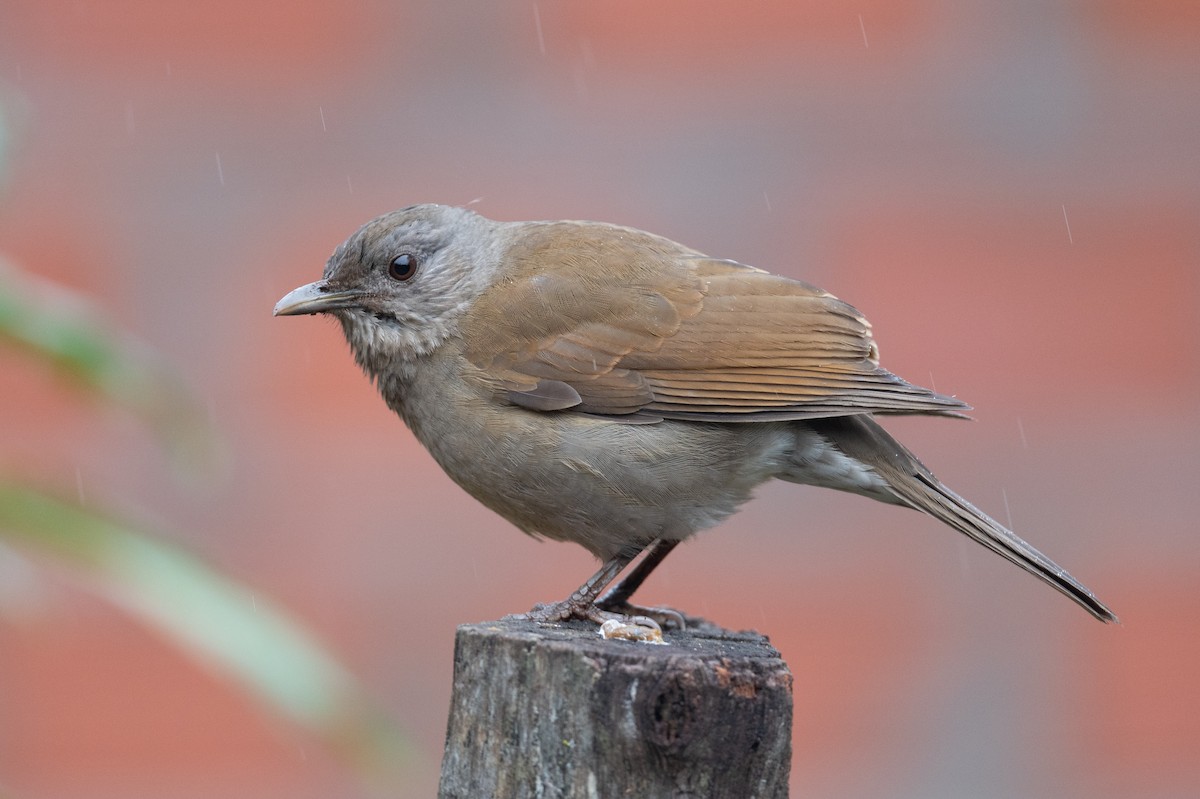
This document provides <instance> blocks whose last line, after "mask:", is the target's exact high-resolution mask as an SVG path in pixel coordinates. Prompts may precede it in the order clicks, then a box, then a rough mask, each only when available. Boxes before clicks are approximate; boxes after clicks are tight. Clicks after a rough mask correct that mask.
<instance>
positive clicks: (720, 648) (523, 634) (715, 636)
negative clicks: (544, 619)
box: [458, 619, 780, 661]
mask: <svg viewBox="0 0 1200 799" xmlns="http://www.w3.org/2000/svg"><path fill="white" fill-rule="evenodd" d="M458 633H459V635H460V636H462V635H467V636H472V637H479V638H501V639H504V640H506V641H508V642H510V643H511V642H514V641H522V642H525V643H529V644H535V643H536V644H538V645H540V646H556V645H558V646H563V647H567V648H570V649H571V650H573V651H576V652H580V651H582V652H583V653H584V654H594V655H597V656H602V657H604V658H609V659H611V658H618V659H621V658H629V659H636V660H640V661H646V660H655V659H672V658H678V657H689V658H698V659H700V660H726V659H738V660H741V659H749V660H779V659H780V655H779V651H778V650H777V649H775V647H773V646H771V642H770V641H769V640H768V639H767V637H766V636H765V635H761V634H760V633H757V632H755V631H753V630H741V631H734V630H726V629H723V628H720V627H717V626H716V625H713V624H705V625H703V626H693V627H690V628H689V629H687V630H669V631H666V632H664V633H663V640H665V641H666V642H667V645H666V646H661V645H656V644H646V643H641V642H636V641H626V640H621V639H611V638H610V639H605V638H602V637H601V636H600V634H599V632H598V628H597V626H596V625H595V624H592V623H589V622H584V621H572V622H562V623H556V624H544V623H540V622H533V621H526V620H521V619H500V620H497V621H485V622H478V623H474V624H463V625H460V626H459V628H458Z"/></svg>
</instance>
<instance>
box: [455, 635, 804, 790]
mask: <svg viewBox="0 0 1200 799" xmlns="http://www.w3.org/2000/svg"><path fill="white" fill-rule="evenodd" d="M666 640H667V641H668V645H667V646H656V645H652V644H645V643H635V642H631V641H623V640H605V639H602V638H601V637H600V636H599V635H597V632H596V626H595V625H593V624H585V623H570V624H561V625H545V624H537V623H534V622H528V621H514V620H505V621H495V622H484V623H481V624H466V625H463V626H461V627H459V628H458V635H457V637H456V640H455V646H454V693H453V696H452V698H451V701H450V718H449V722H448V724H447V731H446V751H445V754H444V756H443V760H442V777H441V785H440V788H439V792H438V796H439V797H440V798H441V799H483V798H484V797H487V798H488V799H518V797H542V798H543V799H551V798H556V799H568V798H569V797H587V798H588V799H608V797H626V796H628V797H637V799H657V798H658V797H664V798H665V797H671V798H672V799H677V798H682V797H689V798H693V797H694V799H700V798H701V797H737V798H738V799H750V797H755V798H756V799H757V798H759V797H761V798H762V799H767V798H768V797H769V798H770V799H781V798H785V797H787V794H788V787H787V783H788V771H789V769H790V765H791V729H792V675H791V672H790V671H788V667H787V664H786V663H784V662H783V660H782V659H781V658H780V656H779V652H777V651H776V650H775V649H774V648H773V647H772V646H771V645H770V643H768V641H767V639H766V638H765V637H763V636H761V635H759V634H757V633H753V632H741V633H735V632H730V631H728V630H722V629H720V628H717V627H713V626H711V625H706V626H703V627H701V628H699V629H689V630H688V631H685V632H668V633H667V634H666Z"/></svg>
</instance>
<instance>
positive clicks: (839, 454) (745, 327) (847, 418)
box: [274, 204, 1117, 627]
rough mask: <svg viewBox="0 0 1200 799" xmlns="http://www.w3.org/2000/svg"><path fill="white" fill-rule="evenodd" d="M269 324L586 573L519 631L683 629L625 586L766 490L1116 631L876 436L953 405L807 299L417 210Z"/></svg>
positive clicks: (780, 281) (653, 242)
mask: <svg viewBox="0 0 1200 799" xmlns="http://www.w3.org/2000/svg"><path fill="white" fill-rule="evenodd" d="M274 314H275V315H276V316H295V315H306V314H328V315H330V316H333V317H334V318H336V319H337V320H338V322H340V324H341V327H342V330H343V332H344V333H345V336H346V339H347V341H348V343H349V345H350V350H351V352H352V354H353V356H354V359H355V361H356V362H357V364H358V365H359V366H360V367H361V368H362V369H363V371H364V372H365V373H366V375H367V376H368V377H369V378H370V379H371V380H372V381H373V382H374V384H375V385H376V387H377V388H378V390H379V392H380V394H381V395H382V397H383V399H384V401H385V402H386V403H387V405H388V406H389V407H390V408H391V409H392V410H393V411H394V412H395V413H396V414H398V415H399V416H400V418H401V419H402V420H403V421H404V422H405V423H406V424H407V426H408V428H409V429H410V430H411V431H412V433H413V435H414V436H415V437H416V438H417V439H418V440H419V441H420V442H421V444H423V445H424V446H425V448H426V449H427V450H428V451H429V452H430V454H431V455H432V456H433V458H434V460H435V461H436V462H437V463H438V464H439V465H440V466H441V468H442V469H443V470H444V471H445V472H446V474H447V475H449V476H450V478H451V479H452V480H453V481H454V482H455V483H457V484H458V485H459V486H461V487H462V488H463V489H464V490H465V491H466V492H467V493H468V494H470V495H472V496H473V497H475V498H476V499H477V500H479V501H480V502H482V503H483V504H484V505H485V506H487V507H488V508H490V509H492V510H493V511H495V512H496V513H498V514H499V515H500V516H502V517H504V518H505V519H507V520H508V521H509V522H511V523H512V524H513V525H515V526H516V527H517V528H519V529H520V530H522V531H523V532H525V533H527V534H529V535H531V536H534V537H537V538H544V539H551V540H557V541H568V542H574V543H577V544H580V545H582V546H583V547H585V548H586V549H587V550H589V551H590V552H591V553H592V554H593V555H595V556H596V557H597V558H598V559H599V560H600V562H601V566H600V568H599V569H598V570H597V571H596V573H595V574H594V575H592V576H591V577H590V578H589V579H588V580H587V581H586V582H584V583H583V584H582V585H581V586H580V587H579V588H578V589H577V590H576V591H574V592H573V593H572V594H571V595H570V596H568V597H567V598H566V599H564V600H562V601H559V602H552V603H545V604H538V605H536V606H535V607H534V608H532V609H531V610H530V611H529V612H528V613H526V614H520V617H521V618H526V619H532V620H534V621H538V622H563V621H568V620H572V619H584V620H591V621H595V622H598V623H599V622H603V621H604V620H609V619H614V618H615V619H618V620H625V621H628V620H630V619H632V620H633V623H634V624H647V625H652V626H655V627H657V626H658V622H659V621H665V622H668V623H672V624H675V625H681V624H683V618H682V614H678V613H675V612H672V611H664V612H657V613H656V612H654V611H653V610H652V609H647V608H641V607H638V606H636V605H634V604H632V603H631V602H630V600H631V598H632V595H633V593H634V591H636V590H637V589H638V588H639V587H640V586H641V584H642V583H643V582H644V581H645V579H646V578H647V577H648V576H649V575H650V573H651V572H652V571H653V570H654V569H655V567H657V566H658V565H659V564H660V563H661V562H662V560H663V559H664V558H665V557H666V556H667V555H668V554H669V553H670V552H671V551H672V550H673V549H674V548H675V547H676V546H677V545H678V544H679V543H680V542H681V541H684V540H686V539H688V538H690V537H691V536H692V535H694V534H695V533H697V532H698V531H700V530H704V529H706V528H710V527H712V526H714V525H716V524H717V523H718V522H720V521H722V520H723V519H725V518H726V517H728V516H729V515H730V514H732V513H734V512H735V511H736V510H737V509H738V508H739V507H740V506H741V505H742V504H743V503H744V502H746V501H747V500H748V499H750V497H751V494H752V492H753V490H754V489H755V488H756V487H757V486H759V485H760V484H762V483H764V482H766V481H768V480H773V479H777V480H783V481H787V482H792V483H799V484H807V485H813V486H820V487H825V488H832V489H837V490H840V491H846V492H850V493H854V494H859V495H862V496H865V497H868V498H870V499H874V500H878V501H881V502H884V503H888V504H892V505H899V506H903V507H907V508H911V509H915V510H917V511H920V512H923V513H925V514H928V515H929V516H932V517H933V518H935V519H937V520H938V521H940V522H943V523H944V524H946V525H948V526H949V527H951V528H953V529H954V530H957V531H958V532H960V533H962V534H964V535H965V536H967V537H968V538H970V539H971V540H973V541H975V542H977V543H979V544H981V545H983V546H984V547H986V548H987V549H989V550H991V551H992V552H994V553H996V554H997V555H999V556H1001V557H1002V558H1004V559H1006V560H1008V561H1010V562H1011V563H1013V564H1015V565H1017V566H1019V567H1020V568H1022V569H1024V570H1025V571H1027V572H1029V573H1031V574H1032V575H1034V576H1035V577H1037V578H1038V579H1040V580H1042V581H1043V582H1044V583H1046V584H1048V585H1049V586H1050V587H1052V588H1054V589H1056V590H1058V591H1060V592H1061V593H1063V594H1065V595H1066V596H1067V597H1069V598H1070V599H1072V600H1074V601H1075V602H1076V603H1077V604H1079V605H1080V606H1081V607H1082V608H1083V609H1084V610H1086V611H1087V612H1088V613H1090V614H1091V615H1092V616H1094V617H1095V618H1097V619H1099V620H1100V621H1102V622H1115V621H1117V617H1116V615H1115V614H1114V613H1113V612H1112V611H1111V610H1110V609H1109V608H1108V607H1107V606H1106V605H1105V604H1104V603H1102V602H1101V601H1100V600H1099V599H1097V597H1096V596H1095V595H1094V594H1093V593H1092V592H1091V591H1090V590H1089V589H1088V588H1086V587H1085V586H1084V585H1083V584H1082V583H1080V582H1079V581H1078V580H1076V579H1075V578H1074V577H1072V576H1071V575H1070V574H1068V573H1067V572H1066V571H1065V570H1064V569H1063V568H1062V567H1060V566H1059V565H1058V564H1056V563H1055V562H1054V561H1052V560H1051V559H1050V558H1048V557H1047V556H1045V555H1043V554H1042V553H1041V552H1039V551H1038V550H1037V549H1035V548H1034V547H1033V546H1031V545H1030V544H1028V543H1026V542H1025V541H1023V540H1022V539H1021V538H1019V537H1018V536H1017V535H1016V534H1014V533H1013V532H1012V531H1010V530H1009V529H1007V528H1006V527H1005V526H1004V525H1002V524H1000V523H999V522H997V521H996V520H994V519H992V518H991V517H990V516H988V515H986V514H985V513H984V512H982V511H981V510H979V509H978V508H976V507H975V506H974V505H972V504H971V503H970V502H968V501H967V500H966V499H964V498H962V497H961V496H959V495H958V494H956V493H955V492H954V491H952V490H951V489H950V488H948V487H947V486H946V485H945V484H943V483H942V482H941V481H940V480H939V479H938V478H937V477H935V476H934V474H933V472H931V471H930V470H929V469H928V468H927V467H926V466H925V465H924V464H923V463H921V461H920V460H918V459H917V457H916V456H915V455H914V454H913V453H912V452H910V451H909V450H908V449H907V448H906V447H905V446H904V445H902V444H901V443H899V442H898V441H897V440H896V439H895V438H893V437H892V436H891V435H890V434H889V433H887V431H885V430H884V428H883V426H882V425H881V424H880V422H879V421H878V419H879V417H884V416H888V415H900V414H909V415H929V416H945V417H961V416H964V415H965V412H966V411H968V410H970V406H968V405H967V404H966V403H964V402H962V401H961V400H959V399H957V398H955V397H951V396H947V395H943V394H939V393H937V392H936V391H933V390H930V389H927V388H923V387H920V386H918V385H915V384H913V383H909V382H908V381H906V380H904V379H902V378H901V377H899V376H897V375H895V374H893V373H891V372H889V371H887V370H886V369H884V368H883V367H882V366H880V365H879V348H878V346H877V344H876V342H875V338H874V335H873V332H872V328H871V325H870V323H869V322H868V321H867V320H866V318H865V317H864V316H863V315H862V314H861V313H860V312H859V311H858V310H857V309H855V308H854V307H853V306H851V305H849V304H848V303H846V302H843V301H842V300H840V299H838V298H837V297H835V296H833V295H832V294H830V293H829V292H827V291H824V290H822V289H819V288H817V287H816V286H814V285H811V284H809V283H806V282H803V281H800V280H795V279H791V278H787V277H783V276H779V275H775V274H772V273H770V272H767V271H764V270H761V269H758V268H756V267H753V266H749V265H746V264H743V263H739V262H737V261H733V260H728V259H723V258H713V257H710V256H708V255H705V254H704V253H702V252H699V251H697V250H694V249H692V248H690V247H686V246H684V245H682V244H679V243H677V242H675V241H672V240H670V239H668V238H664V237H662V236H658V235H654V234H652V233H648V232H645V231H642V230H637V229H634V228H631V227H623V226H619V225H614V224H607V223H602V222H589V221H537V222H504V221H495V220H492V219H489V218H487V217H484V216H482V215H480V214H478V213H476V212H474V211H473V210H471V209H467V208H462V207H455V206H447V205H438V204H420V205H412V206H409V207H407V208H402V209H400V210H397V211H392V212H390V213H386V214H384V215H382V216H379V217H378V218H376V219H373V220H371V221H370V222H367V223H366V224H365V225H363V226H362V227H360V228H359V229H358V230H357V231H356V232H355V233H354V234H353V235H351V236H350V237H349V238H348V239H347V240H346V241H345V242H343V243H342V244H341V245H340V246H338V247H337V248H336V250H335V251H334V252H333V254H332V256H331V257H330V258H329V260H328V262H327V263H326V266H325V269H324V273H323V276H322V278H321V279H320V280H318V281H316V282H314V283H309V284H307V285H303V286H300V287H299V288H297V289H295V290H293V291H292V292H290V293H288V294H287V295H286V296H284V297H283V298H282V299H281V300H279V302H278V304H276V306H275V309H274ZM639 555H641V556H642V558H641V560H640V561H638V562H637V564H636V565H634V566H633V567H632V568H631V569H630V570H629V572H628V574H627V575H626V576H625V577H624V579H623V580H621V581H620V582H618V583H617V584H616V585H615V587H611V588H610V586H611V585H612V584H613V582H614V581H615V580H616V578H617V577H618V576H619V575H620V574H621V573H622V572H623V571H625V570H626V568H627V567H629V566H630V564H631V563H633V561H634V560H636V559H637V558H638V556H639ZM605 589H608V590H607V592H606V591H605Z"/></svg>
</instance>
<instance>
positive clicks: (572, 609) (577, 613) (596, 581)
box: [508, 547, 660, 629]
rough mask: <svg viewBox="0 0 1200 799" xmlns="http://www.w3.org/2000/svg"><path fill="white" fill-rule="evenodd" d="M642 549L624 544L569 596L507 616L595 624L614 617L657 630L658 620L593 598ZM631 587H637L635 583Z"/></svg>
mask: <svg viewBox="0 0 1200 799" xmlns="http://www.w3.org/2000/svg"><path fill="white" fill-rule="evenodd" d="M642 549H643V548H642V547H626V548H624V549H622V550H621V551H620V552H618V553H617V554H616V555H613V556H612V557H611V558H609V559H608V560H606V561H604V564H603V565H602V566H601V567H600V569H599V570H598V571H597V572H596V573H595V574H593V575H592V576H591V577H589V578H588V581H587V582H586V583H584V584H583V585H581V586H579V587H578V588H576V589H575V591H574V592H573V593H572V594H571V595H570V596H569V597H567V598H566V599H564V600H562V601H561V602H554V603H553V604H549V605H541V604H540V605H535V606H534V607H533V609H532V610H530V611H529V612H528V613H519V614H514V615H512V616H509V617H508V618H511V619H527V620H530V621H542V622H555V621H569V620H570V619H586V620H588V621H594V622H596V623H597V624H602V623H603V622H605V621H607V620H608V619H617V620H618V621H623V622H630V621H632V622H633V623H634V624H639V625H642V626H646V627H652V628H654V629H660V628H659V626H658V623H657V622H655V621H654V620H653V619H651V618H648V617H645V616H633V617H630V616H629V615H628V614H624V613H616V612H613V611H610V610H603V609H601V608H598V607H596V597H598V596H599V595H600V592H601V591H603V590H604V589H605V588H606V587H607V586H608V584H609V583H611V582H612V581H613V580H614V579H615V578H616V576H617V575H618V574H620V573H621V570H622V569H624V568H625V567H626V566H628V565H629V562H630V561H632V560H633V559H634V558H636V557H637V556H638V554H639V553H640V552H641V551H642ZM647 573H649V572H647ZM630 576H632V575H630ZM622 584H623V583H622ZM634 587H635V588H636V587H637V586H634Z"/></svg>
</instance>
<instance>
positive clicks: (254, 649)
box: [0, 479, 412, 787]
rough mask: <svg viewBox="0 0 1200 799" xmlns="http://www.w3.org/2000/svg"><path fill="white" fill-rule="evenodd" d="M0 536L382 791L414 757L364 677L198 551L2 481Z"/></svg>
mask: <svg viewBox="0 0 1200 799" xmlns="http://www.w3.org/2000/svg"><path fill="white" fill-rule="evenodd" d="M0 536H5V537H6V538H8V539H9V540H10V542H11V543H13V544H17V545H21V546H22V547H23V548H25V549H27V550H33V551H36V552H40V553H43V554H46V555H50V556H52V557H53V559H54V560H55V561H57V562H60V563H64V564H67V565H69V566H71V567H73V568H74V569H76V570H77V571H79V572H81V573H83V574H84V575H86V576H87V577H89V578H90V581H91V583H92V584H94V585H98V586H99V587H100V589H101V590H102V591H103V593H104V594H105V595H107V596H108V597H109V598H111V599H112V600H113V601H114V602H116V603H117V604H119V605H121V606H122V607H124V608H126V609H128V610H129V611H130V612H131V613H133V614H135V615H136V616H138V617H140V618H142V619H143V620H144V621H146V622H147V623H148V624H150V625H152V626H153V627H155V628H157V629H158V630H160V631H161V632H163V633H165V634H166V635H167V636H168V637H169V638H170V639H171V640H173V641H175V642H176V643H177V644H178V645H180V646H182V647H183V648H185V649H186V650H188V651H190V652H191V653H192V654H194V655H195V656H197V657H198V658H199V659H201V660H203V661H205V662H207V663H209V664H210V665H212V666H213V667H215V668H216V669H218V670H219V671H221V672H223V673H225V674H227V675H229V676H230V677H232V678H234V679H235V680H236V681H237V682H239V683H241V684H242V685H243V686H244V687H245V688H247V689H248V690H249V691H250V692H251V693H253V694H254V695H255V696H257V697H258V698H259V699H260V700H262V701H263V702H264V703H265V704H266V705H268V706H269V707H271V708H272V709H274V710H275V711H276V712H277V713H279V714H280V715H282V716H284V717H286V718H288V719H291V720H292V721H294V722H295V723H296V724H298V725H300V726H302V727H303V728H305V729H306V730H308V731H309V732H310V733H311V734H313V735H314V736H316V737H317V738H319V739H321V740H322V741H324V742H325V743H326V744H327V745H329V746H330V748H331V749H332V750H333V751H334V752H335V753H337V754H338V755H339V756H340V757H342V758H343V759H345V760H347V761H350V763H351V765H353V766H354V767H355V769H356V770H357V771H358V772H359V773H364V774H367V775H369V776H371V777H373V778H374V779H375V780H376V781H378V782H379V783H380V786H381V787H383V786H387V785H392V786H394V785H397V784H399V782H400V775H401V773H402V772H403V770H404V767H405V766H406V765H407V763H408V762H409V758H410V757H411V756H412V749H411V747H410V746H409V745H408V744H407V743H406V742H405V739H404V736H403V734H402V733H401V731H400V730H399V728H398V727H397V726H396V725H395V724H394V723H392V722H391V721H389V720H388V719H387V718H386V717H384V716H383V715H381V714H380V713H378V712H377V711H375V710H373V705H372V703H371V702H370V700H369V699H368V697H367V696H366V695H365V693H364V692H363V691H362V689H361V688H360V687H359V686H358V684H357V683H356V681H355V680H354V678H353V677H352V676H351V675H350V674H349V673H348V672H347V671H346V670H345V669H344V668H343V667H342V666H341V665H340V664H339V663H338V662H337V661H335V660H334V659H333V658H332V657H331V656H330V655H329V654H327V653H326V652H325V650H324V649H323V648H322V646H321V645H320V644H319V643H318V642H317V641H316V640H315V639H313V637H312V636H311V635H310V634H309V633H308V632H307V631H305V630H304V629H303V628H302V627H301V626H300V625H298V624H297V623H296V622H294V621H292V620H291V619H290V618H289V617H288V616H287V615H286V614H285V613H284V612H283V611H282V610H280V609H279V608H277V607H275V606H274V605H273V604H272V603H271V602H270V601H269V600H267V599H265V598H263V597H260V596H257V595H255V594H254V593H253V592H251V591H250V590H249V589H247V588H245V587H243V586H241V585H239V584H237V583H235V582H233V581H232V580H230V579H228V578H226V577H222V576H221V575H219V574H218V573H216V572H215V571H213V570H212V569H210V568H209V567H208V566H206V565H205V564H204V563H203V562H202V561H201V560H200V559H198V558H197V557H196V556H194V555H192V554H190V553H188V552H186V551H184V550H182V549H180V548H178V547H175V546H171V545H169V544H167V543H164V542H162V541H160V540H156V539H155V538H153V537H150V536H148V535H145V534H143V533H140V532H137V531H135V530H133V529H131V528H129V527H127V526H124V525H122V524H119V523H117V522H115V521H112V520H110V519H107V518H105V517H103V516H100V515H97V514H95V513H93V512H91V511H89V510H87V509H85V508H82V507H80V506H79V505H76V504H74V503H72V502H68V501H64V500H62V499H58V498H55V497H53V496H50V495H48V494H46V493H43V492H41V491H38V490H36V489H34V488H31V487H28V486H25V485H21V484H19V483H15V482H12V481H5V480H2V479H0Z"/></svg>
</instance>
